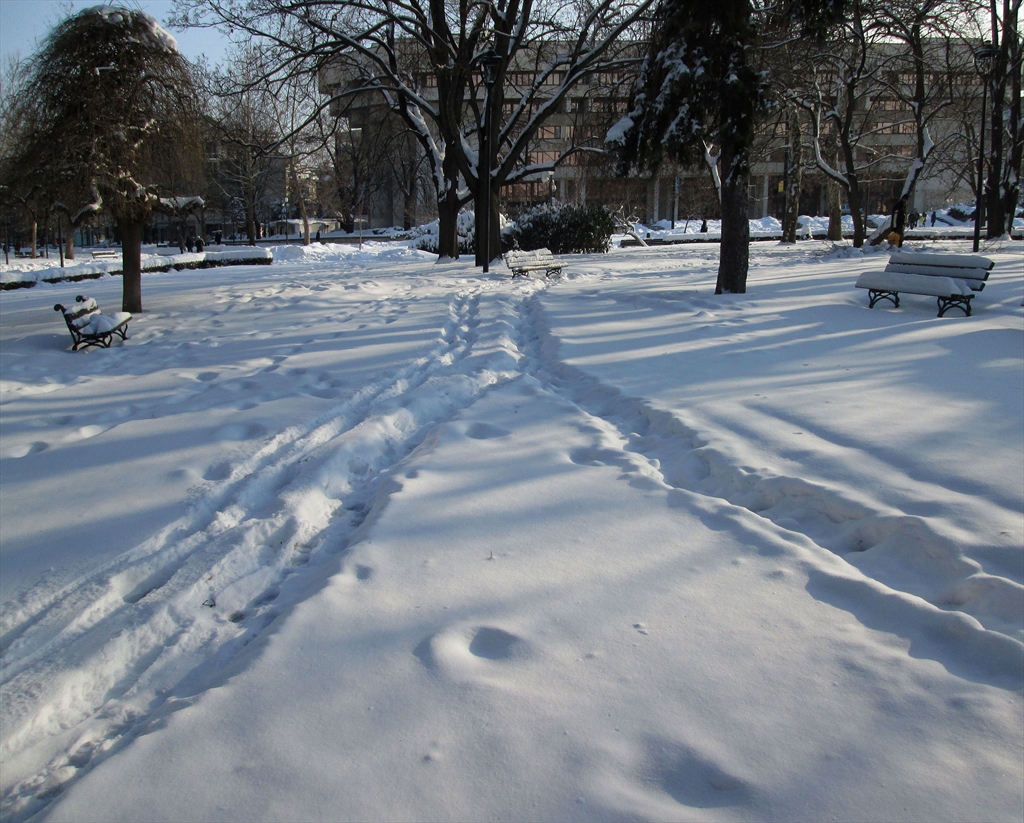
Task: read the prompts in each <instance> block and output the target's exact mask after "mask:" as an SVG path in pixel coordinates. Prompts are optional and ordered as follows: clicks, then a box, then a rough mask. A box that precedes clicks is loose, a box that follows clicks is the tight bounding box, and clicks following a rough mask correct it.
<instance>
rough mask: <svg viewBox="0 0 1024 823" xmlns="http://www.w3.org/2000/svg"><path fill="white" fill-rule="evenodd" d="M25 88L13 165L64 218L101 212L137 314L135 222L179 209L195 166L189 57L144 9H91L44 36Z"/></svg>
mask: <svg viewBox="0 0 1024 823" xmlns="http://www.w3.org/2000/svg"><path fill="white" fill-rule="evenodd" d="M26 93H27V99H28V100H30V101H31V111H30V114H29V117H28V122H27V123H26V129H25V133H24V134H25V137H24V142H23V145H22V150H21V152H20V154H19V157H18V158H17V166H18V167H19V168H20V169H21V170H22V172H23V174H24V175H26V176H27V177H30V178H32V179H33V183H34V185H36V186H39V187H41V188H43V189H45V190H47V191H48V192H49V193H50V195H51V196H52V197H54V198H55V200H56V203H57V207H58V208H60V209H61V210H63V211H65V212H66V213H67V215H68V218H69V220H70V222H71V224H72V225H74V226H78V225H83V224H85V223H86V222H87V221H89V220H91V219H93V218H95V217H96V216H98V215H100V214H105V215H109V216H110V217H111V218H112V219H113V220H114V221H115V222H116V223H117V227H118V231H119V233H120V236H121V243H122V257H123V264H122V266H123V271H124V284H123V297H122V304H123V309H124V310H125V311H131V312H139V311H141V310H142V265H141V247H142V231H143V227H144V226H145V224H146V222H147V221H148V220H149V218H150V217H151V215H152V214H153V213H154V212H157V211H167V210H168V209H169V208H172V207H173V208H180V207H181V204H182V195H186V196H187V194H188V192H189V191H196V190H197V180H196V178H197V177H198V175H199V174H200V170H201V156H202V154H201V141H200V136H199V132H198V130H197V125H198V123H199V122H200V118H199V116H198V113H197V111H196V93H195V89H194V86H193V83H192V74H191V68H190V66H189V63H188V61H187V60H186V59H185V58H184V57H183V56H182V55H181V54H180V53H179V52H178V49H177V44H176V43H175V41H174V38H173V37H171V35H170V34H168V33H167V31H165V30H164V29H163V28H162V27H161V26H160V25H159V24H158V23H157V22H156V21H155V20H154V19H153V18H152V17H150V16H149V15H148V14H145V13H144V12H141V11H138V10H136V9H121V8H114V7H111V6H95V7H92V8H87V9H85V10H83V11H81V12H79V13H78V14H76V15H74V16H72V17H69V18H68V19H66V20H65V21H63V22H62V23H60V24H59V25H58V26H57V27H56V28H55V29H54V30H53V31H52V32H51V33H50V35H49V36H48V37H47V39H46V41H45V42H44V43H43V46H42V49H41V50H40V51H39V53H38V54H36V55H35V56H34V57H33V58H32V61H31V66H30V79H29V82H28V86H27V91H26ZM173 195H178V196H177V197H173Z"/></svg>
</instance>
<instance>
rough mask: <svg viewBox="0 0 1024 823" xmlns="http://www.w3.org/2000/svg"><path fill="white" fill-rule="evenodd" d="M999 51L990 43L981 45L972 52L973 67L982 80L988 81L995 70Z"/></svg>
mask: <svg viewBox="0 0 1024 823" xmlns="http://www.w3.org/2000/svg"><path fill="white" fill-rule="evenodd" d="M998 54H999V49H997V48H996V47H995V46H993V45H992V44H991V43H982V44H981V45H980V46H978V48H976V49H975V50H974V66H975V68H976V69H977V70H978V74H979V75H981V77H982V78H983V79H986V80H987V79H988V78H989V77H990V76H991V74H992V70H993V69H994V68H995V62H996V56H997V55H998Z"/></svg>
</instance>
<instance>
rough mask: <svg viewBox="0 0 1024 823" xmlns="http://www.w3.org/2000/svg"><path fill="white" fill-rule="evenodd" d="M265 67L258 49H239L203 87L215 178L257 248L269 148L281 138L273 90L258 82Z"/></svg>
mask: <svg viewBox="0 0 1024 823" xmlns="http://www.w3.org/2000/svg"><path fill="white" fill-rule="evenodd" d="M261 65H262V62H261V58H260V55H259V52H258V50H257V49H256V48H255V47H254V46H251V45H242V46H237V47H235V48H234V49H233V50H232V51H231V52H230V53H229V55H228V57H227V59H226V60H225V61H224V62H223V63H222V64H221V65H220V66H219V67H218V69H217V70H216V71H215V72H213V73H211V74H210V75H208V77H207V78H206V82H205V84H204V85H205V90H206V92H207V96H208V97H209V99H210V100H211V101H212V102H211V109H212V110H211V113H210V124H211V127H212V131H213V135H212V143H213V145H214V155H215V158H214V161H213V166H214V167H213V168H212V169H211V176H212V178H213V182H214V184H215V186H216V187H217V188H218V189H219V190H220V193H221V196H222V198H223V199H224V200H226V201H227V205H228V207H229V209H230V210H231V211H232V212H236V213H237V216H238V217H240V218H241V222H243V223H244V224H245V233H246V236H247V238H248V240H249V244H250V245H252V246H255V245H256V239H257V237H258V235H259V232H258V231H257V213H258V210H259V207H260V204H261V203H262V202H263V201H264V199H265V198H266V196H267V190H268V187H269V184H270V178H271V175H272V174H273V171H274V163H273V161H272V159H271V156H270V147H271V146H273V145H274V144H275V143H276V142H277V140H278V138H279V136H280V130H279V128H278V124H277V121H276V120H275V118H274V116H273V112H272V108H271V104H270V99H269V98H270V90H269V89H268V88H267V87H266V86H265V85H263V84H261V83H260V82H259V81H260V78H261V76H262V71H261Z"/></svg>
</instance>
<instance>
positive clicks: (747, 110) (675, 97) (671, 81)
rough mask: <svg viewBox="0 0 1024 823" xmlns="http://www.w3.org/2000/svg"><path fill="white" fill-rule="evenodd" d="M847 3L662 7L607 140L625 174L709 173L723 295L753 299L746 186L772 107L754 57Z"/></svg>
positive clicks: (721, 1)
mask: <svg viewBox="0 0 1024 823" xmlns="http://www.w3.org/2000/svg"><path fill="white" fill-rule="evenodd" d="M841 2H842V0H825V1H824V2H821V0H789V1H788V2H781V3H776V4H761V3H755V2H753V0H662V3H661V5H660V7H659V8H658V11H657V13H656V22H655V26H654V35H653V37H652V41H651V46H650V49H649V52H648V56H647V58H646V60H645V61H644V64H643V67H642V69H641V72H640V77H639V79H638V81H637V86H636V89H635V91H634V94H633V98H632V101H631V106H630V109H631V110H630V112H629V114H628V115H627V116H626V117H625V118H623V120H622V121H620V122H619V124H618V125H617V126H616V127H614V128H613V129H612V131H611V132H610V133H609V135H608V142H609V143H610V144H611V146H612V148H613V150H614V151H615V152H616V153H617V154H618V156H619V158H620V161H621V164H622V168H623V171H624V172H625V171H628V170H629V169H630V168H632V167H634V166H640V167H642V168H655V167H656V166H657V165H658V164H659V163H660V162H661V161H662V160H663V159H668V160H673V161H676V162H681V163H692V162H694V161H695V160H697V159H698V158H699V157H703V158H704V160H705V161H706V162H707V163H708V164H709V167H710V169H711V173H712V175H713V177H714V180H715V185H716V187H717V188H718V192H719V199H720V202H721V205H722V247H721V257H720V260H719V268H718V283H717V286H716V289H715V291H716V293H717V294H721V293H723V292H733V293H739V292H745V291H746V288H747V265H748V244H749V240H750V228H749V223H748V222H747V201H748V194H747V181H748V178H749V175H750V150H751V147H752V145H753V142H754V126H755V121H756V118H757V115H758V114H759V113H760V112H762V111H763V110H764V109H765V108H766V106H767V105H768V83H767V78H766V76H765V75H764V74H763V73H761V72H758V71H757V70H756V69H755V68H754V65H755V61H754V60H753V59H752V57H753V55H752V51H753V50H754V49H755V48H759V47H764V46H766V45H767V40H768V38H769V37H770V34H771V33H772V32H786V33H787V36H793V34H794V31H795V32H797V33H799V32H802V33H804V34H805V35H812V34H817V33H819V32H820V31H821V30H823V29H824V27H825V26H826V25H827V24H828V23H829V22H830V21H831V20H832V19H834V17H835V16H836V15H837V14H838V12H839V10H840V7H841Z"/></svg>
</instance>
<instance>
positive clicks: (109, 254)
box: [91, 249, 121, 257]
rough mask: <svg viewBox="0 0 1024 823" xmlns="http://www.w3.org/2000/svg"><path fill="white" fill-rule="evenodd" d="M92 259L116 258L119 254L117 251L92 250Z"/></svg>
mask: <svg viewBox="0 0 1024 823" xmlns="http://www.w3.org/2000/svg"><path fill="white" fill-rule="evenodd" d="M91 254H92V256H93V257H118V256H120V254H121V252H120V251H119V250H118V249H92V250H91Z"/></svg>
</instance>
